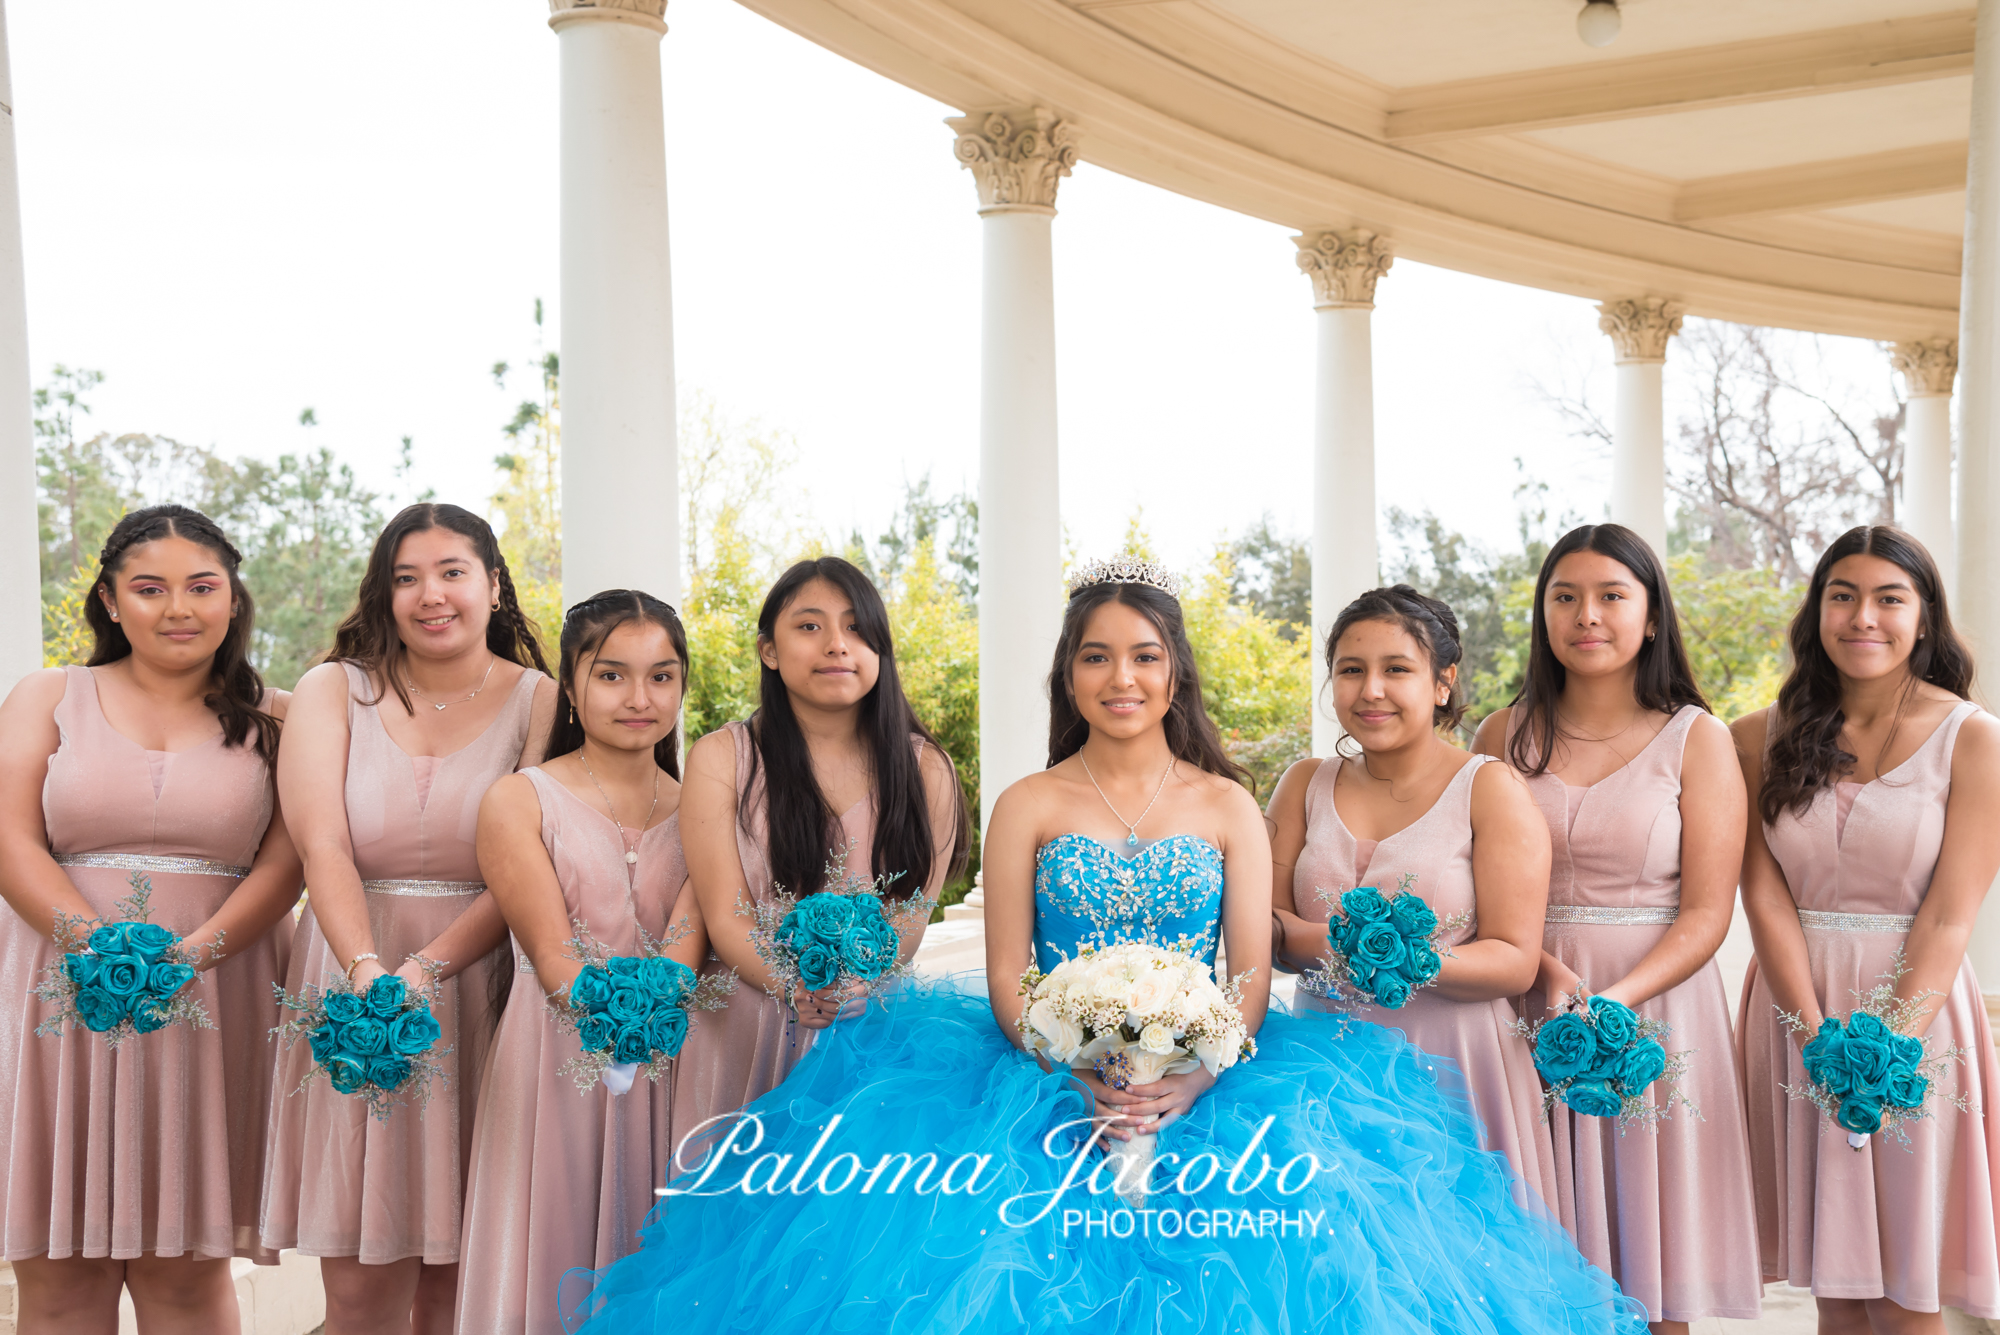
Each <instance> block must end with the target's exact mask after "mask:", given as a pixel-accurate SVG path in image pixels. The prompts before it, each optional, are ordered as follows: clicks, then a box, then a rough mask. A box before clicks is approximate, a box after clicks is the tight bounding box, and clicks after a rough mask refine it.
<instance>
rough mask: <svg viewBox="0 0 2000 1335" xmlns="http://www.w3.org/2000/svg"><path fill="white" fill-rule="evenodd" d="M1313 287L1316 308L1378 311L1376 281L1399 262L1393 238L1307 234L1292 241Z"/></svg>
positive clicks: (1349, 234)
mask: <svg viewBox="0 0 2000 1335" xmlns="http://www.w3.org/2000/svg"><path fill="white" fill-rule="evenodd" d="M1292 244H1293V245H1295V246H1297V247H1298V248H1299V250H1298V262H1299V268H1300V270H1302V271H1303V272H1304V273H1305V274H1306V276H1307V277H1309V278H1311V279H1312V284H1313V309H1315V310H1325V309H1327V308H1328V307H1342V306H1351V307H1356V308H1359V309H1361V310H1373V309H1374V308H1375V280H1376V279H1378V278H1380V277H1381V276H1382V275H1383V274H1385V273H1387V272H1389V266H1390V265H1391V264H1393V263H1395V262H1396V252H1395V248H1394V247H1393V246H1391V245H1390V244H1389V239H1388V238H1387V237H1383V236H1377V235H1375V234H1374V233H1373V232H1348V233H1341V232H1307V233H1305V234H1303V235H1301V236H1295V237H1293V238H1292Z"/></svg>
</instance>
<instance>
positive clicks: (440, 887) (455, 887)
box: [361, 881, 486, 898]
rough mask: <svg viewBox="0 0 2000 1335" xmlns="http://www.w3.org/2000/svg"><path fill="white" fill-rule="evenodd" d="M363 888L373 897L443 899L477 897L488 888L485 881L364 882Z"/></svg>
mask: <svg viewBox="0 0 2000 1335" xmlns="http://www.w3.org/2000/svg"><path fill="white" fill-rule="evenodd" d="M361 888H362V889H363V890H366V891H367V892H368V893H369V894H371V895H419V896H424V897H427V898H441V897H443V896H446V895H476V894H478V893H480V892H481V891H482V890H484V889H485V888H486V882H484V881H363V882H362V883H361Z"/></svg>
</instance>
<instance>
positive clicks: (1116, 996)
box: [1020, 941, 1257, 1205]
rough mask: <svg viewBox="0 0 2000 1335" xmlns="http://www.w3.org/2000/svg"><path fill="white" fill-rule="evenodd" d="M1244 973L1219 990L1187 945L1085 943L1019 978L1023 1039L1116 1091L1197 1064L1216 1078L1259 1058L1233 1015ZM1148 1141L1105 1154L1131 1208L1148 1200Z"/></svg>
mask: <svg viewBox="0 0 2000 1335" xmlns="http://www.w3.org/2000/svg"><path fill="white" fill-rule="evenodd" d="M1248 977H1249V975H1248V974H1247V973H1245V974H1239V975H1238V976H1237V977H1235V978H1232V979H1230V980H1229V981H1228V982H1227V983H1226V984H1218V983H1217V982H1216V981H1215V975H1214V973H1213V971H1212V970H1211V969H1210V968H1209V967H1208V966H1207V965H1205V964H1203V963H1202V962H1201V961H1200V960H1199V959H1198V958H1196V956H1195V948H1194V945H1193V944H1192V943H1189V942H1186V941H1178V942H1175V943H1174V945H1173V946H1171V947H1164V946H1155V945H1146V944H1142V943H1134V944H1127V945H1117V946H1109V947H1106V948H1104V949H1102V950H1100V949H1097V948H1095V947H1091V946H1086V947H1084V949H1083V951H1082V952H1081V953H1080V954H1078V955H1077V957H1076V958H1075V959H1071V960H1064V961H1063V962H1062V963H1061V964H1058V965H1057V966H1056V967H1055V968H1054V969H1052V970H1050V971H1049V972H1048V973H1043V972H1042V971H1041V970H1040V969H1037V968H1033V967H1031V968H1029V970H1028V971H1027V972H1026V973H1025V974H1023V975H1021V995H1022V996H1023V997H1025V998H1027V1005H1026V1006H1025V1007H1023V1008H1022V1011H1021V1019H1020V1029H1021V1035H1022V1037H1023V1038H1024V1039H1025V1040H1026V1045H1027V1048H1028V1050H1029V1051H1030V1052H1038V1053H1046V1054H1047V1055H1048V1058H1049V1060H1050V1061H1052V1062H1056V1063H1059V1064H1061V1065H1065V1066H1077V1065H1087V1066H1089V1067H1090V1068H1091V1069H1092V1070H1094V1071H1096V1072H1097V1074H1098V1076H1099V1077H1100V1078H1101V1079H1102V1080H1103V1081H1104V1083H1105V1084H1107V1085H1110V1086H1111V1087H1112V1088H1113V1089H1125V1088H1128V1087H1129V1086H1132V1085H1150V1084H1152V1083H1153V1082H1154V1081H1156V1080H1158V1079H1160V1078H1161V1077H1162V1076H1168V1075H1180V1074H1183V1073H1185V1072H1188V1071H1192V1070H1194V1069H1195V1067H1197V1066H1205V1067H1207V1068H1208V1070H1209V1073H1210V1074H1219V1073H1221V1072H1222V1071H1224V1070H1226V1069H1227V1068H1229V1067H1231V1066H1234V1065H1235V1064H1236V1063H1237V1062H1238V1061H1241V1060H1248V1059H1249V1058H1251V1057H1254V1056H1256V1055H1257V1042H1256V1040H1255V1039H1253V1038H1251V1037H1250V1035H1249V1032H1248V1031H1247V1030H1246V1029H1245V1028H1244V1025H1243V1013H1242V1011H1241V1010H1240V1009H1239V1006H1240V1004H1241V1002H1242V999H1243V982H1244V980H1245V979H1246V978H1248ZM1154 1139H1155V1138H1154V1137H1152V1136H1134V1137H1133V1138H1132V1139H1131V1140H1130V1141H1128V1142H1122V1143H1121V1144H1119V1145H1116V1146H1113V1147H1110V1148H1108V1149H1107V1151H1106V1152H1107V1153H1108V1154H1110V1155H1111V1156H1112V1157H1113V1158H1117V1159H1122V1160H1124V1161H1125V1162H1124V1163H1122V1164H1121V1165H1120V1169H1119V1175H1118V1181H1119V1184H1120V1185H1119V1195H1121V1196H1123V1197H1124V1198H1125V1199H1126V1200H1128V1201H1132V1202H1133V1203H1134V1204H1135V1205H1137V1204H1138V1203H1140V1202H1141V1201H1142V1200H1143V1198H1144V1195H1145V1181H1146V1173H1147V1170H1148V1169H1149V1168H1150V1167H1151V1164H1152V1157H1153V1142H1154Z"/></svg>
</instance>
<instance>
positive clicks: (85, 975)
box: [63, 954, 104, 987]
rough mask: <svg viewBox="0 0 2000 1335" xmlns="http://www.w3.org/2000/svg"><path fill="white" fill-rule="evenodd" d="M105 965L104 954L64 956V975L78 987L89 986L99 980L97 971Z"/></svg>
mask: <svg viewBox="0 0 2000 1335" xmlns="http://www.w3.org/2000/svg"><path fill="white" fill-rule="evenodd" d="M103 967H104V957H103V956H102V955H83V954H77V955H65V956H63V976H64V977H65V978H68V979H69V980H70V982H72V983H74V984H76V985H77V986H78V987H89V986H90V985H91V984H92V983H94V982H96V981H97V971H98V970H99V969H101V968H103Z"/></svg>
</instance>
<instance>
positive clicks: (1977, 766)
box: [1951, 709, 2000, 780]
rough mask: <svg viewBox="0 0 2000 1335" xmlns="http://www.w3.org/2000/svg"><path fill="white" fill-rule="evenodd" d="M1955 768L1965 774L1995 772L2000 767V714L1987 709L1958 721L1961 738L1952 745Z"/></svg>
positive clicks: (1955, 776)
mask: <svg viewBox="0 0 2000 1335" xmlns="http://www.w3.org/2000/svg"><path fill="white" fill-rule="evenodd" d="M1951 771H1952V778H1953V779H1954V780H1957V779H1959V778H1960V777H1961V776H1968V777H1969V776H1972V775H1980V776H1991V775H1993V774H1994V773H1995V772H1996V771H2000V718H1995V717H1993V715H1991V714H1989V713H1987V712H1986V711H1985V710H1983V709H1981V710H1977V711H1975V712H1974V713H1971V714H1968V715H1967V716H1966V719H1965V722H1963V723H1961V724H1959V725H1958V740H1957V742H1956V743H1955V744H1954V745H1953V747H1952V754H1951Z"/></svg>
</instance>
